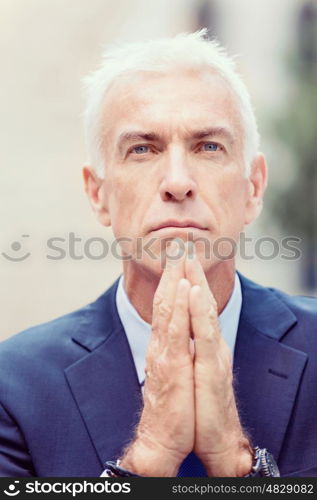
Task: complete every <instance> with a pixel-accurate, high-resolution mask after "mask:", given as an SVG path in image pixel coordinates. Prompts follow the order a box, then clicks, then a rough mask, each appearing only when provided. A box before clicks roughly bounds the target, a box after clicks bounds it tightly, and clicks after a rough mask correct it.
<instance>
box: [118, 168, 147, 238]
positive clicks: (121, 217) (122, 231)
mask: <svg viewBox="0 0 317 500" xmlns="http://www.w3.org/2000/svg"><path fill="white" fill-rule="evenodd" d="M146 200H147V193H146V190H145V186H144V183H143V182H141V181H140V179H136V178H135V176H134V175H131V174H128V173H127V172H124V173H122V174H121V173H120V174H118V175H116V176H114V177H113V178H112V182H111V192H110V195H109V211H110V216H111V221H112V227H113V232H114V234H115V236H118V235H121V236H122V235H123V236H125V235H128V234H130V235H132V234H134V233H137V230H138V226H139V225H140V222H141V220H142V214H143V213H144V211H145V208H144V207H146V206H147V205H148V203H147V201H146Z"/></svg>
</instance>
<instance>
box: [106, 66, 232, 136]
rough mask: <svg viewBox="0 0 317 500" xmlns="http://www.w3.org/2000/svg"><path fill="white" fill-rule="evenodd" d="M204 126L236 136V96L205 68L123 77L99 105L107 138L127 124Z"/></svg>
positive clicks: (161, 128)
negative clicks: (216, 128) (101, 108)
mask: <svg viewBox="0 0 317 500" xmlns="http://www.w3.org/2000/svg"><path fill="white" fill-rule="evenodd" d="M208 126H213V127H226V128H228V129H229V130H231V132H232V134H233V135H234V136H240V135H241V117H240V112H239V106H238V103H237V97H236V96H235V94H234V93H233V91H232V89H231V88H230V86H229V84H228V83H227V81H225V80H224V79H223V78H222V77H221V76H220V75H219V74H217V73H216V72H214V71H212V70H209V69H208V70H199V71H198V70H181V71H173V72H170V73H168V74H165V73H164V74H163V73H158V72H142V73H141V72H139V73H136V74H133V75H131V74H130V75H124V76H123V77H122V78H119V79H118V80H117V81H115V82H114V83H113V84H112V86H111V88H110V89H109V90H108V92H107V94H106V97H105V100H104V103H103V136H104V138H107V137H108V138H110V137H111V141H115V140H116V138H118V137H119V136H120V134H121V132H122V130H123V129H126V128H127V127H128V128H129V127H131V128H133V127H139V128H140V127H142V128H144V127H146V128H149V129H151V130H156V131H157V132H160V133H165V134H168V133H169V132H170V133H181V131H182V130H184V132H186V128H189V127H191V128H195V127H197V128H199V127H208Z"/></svg>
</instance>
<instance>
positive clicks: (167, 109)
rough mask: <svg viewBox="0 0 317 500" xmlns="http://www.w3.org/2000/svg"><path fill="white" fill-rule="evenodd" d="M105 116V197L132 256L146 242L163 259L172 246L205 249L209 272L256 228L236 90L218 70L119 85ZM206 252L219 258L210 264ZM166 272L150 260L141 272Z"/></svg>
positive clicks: (145, 259) (110, 94)
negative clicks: (251, 225) (248, 228)
mask: <svg viewBox="0 0 317 500" xmlns="http://www.w3.org/2000/svg"><path fill="white" fill-rule="evenodd" d="M103 111H104V128H103V136H104V154H105V162H106V174H105V179H104V180H103V182H102V185H101V187H100V192H101V193H102V197H101V198H102V200H103V206H104V209H105V211H106V212H107V217H108V218H109V219H110V223H111V225H112V228H113V232H114V235H115V237H116V238H123V239H124V240H125V241H123V242H122V249H123V252H124V253H125V254H131V253H134V257H136V254H135V252H136V241H137V239H139V242H140V241H142V245H143V247H145V246H146V245H147V244H148V245H150V247H149V249H150V252H152V254H153V255H155V256H156V257H159V256H160V253H161V250H162V248H163V246H164V245H163V242H164V241H166V239H172V238H175V237H179V238H181V239H182V240H184V241H186V240H187V239H192V240H194V241H197V240H198V244H197V248H198V252H199V256H200V259H201V262H202V264H203V267H204V269H205V271H207V270H208V269H209V268H211V267H212V266H213V265H215V264H216V263H217V262H219V259H218V258H217V256H218V257H219V253H221V252H223V253H224V255H228V253H229V252H230V249H232V246H231V247H230V246H228V245H223V244H220V245H219V244H218V243H217V240H218V242H219V239H220V238H230V239H231V240H234V241H237V240H238V236H239V233H240V232H241V230H242V229H243V226H244V224H245V223H246V222H250V220H249V219H250V214H249V213H248V212H249V210H250V208H249V199H250V181H249V180H248V179H246V178H245V163H244V158H243V130H242V127H241V117H240V114H239V111H238V107H237V103H236V97H235V96H234V95H233V93H232V91H231V90H230V89H229V87H228V84H226V82H225V81H224V80H223V79H222V78H221V77H220V76H218V75H217V74H215V73H214V72H212V71H210V70H206V71H204V72H199V73H198V72H193V71H185V70H184V71H175V72H172V73H170V74H168V75H164V74H159V73H153V72H151V73H150V72H149V73H142V74H141V73H139V74H137V75H135V76H133V77H129V78H127V77H126V78H124V79H122V80H118V81H117V82H116V83H114V84H113V86H112V87H111V88H110V90H109V91H108V93H107V95H106V98H105V102H104V109H103ZM108 218H107V221H108ZM178 226H185V227H178ZM141 239H142V240H141ZM151 241H153V243H150V242H151ZM132 242H133V243H132ZM204 242H205V243H204ZM206 247H208V251H210V249H213V248H214V249H216V254H217V255H216V256H211V257H210V256H209V257H206V255H205V253H206ZM139 249H140V247H139ZM138 257H139V258H140V252H139V254H138ZM161 264H162V263H161V259H160V258H157V259H153V258H152V257H151V256H150V255H148V253H147V252H143V255H142V259H141V261H140V265H143V266H146V267H147V268H148V269H150V270H152V271H153V272H158V273H159V272H160V271H161V270H162V268H161V267H162V266H161Z"/></svg>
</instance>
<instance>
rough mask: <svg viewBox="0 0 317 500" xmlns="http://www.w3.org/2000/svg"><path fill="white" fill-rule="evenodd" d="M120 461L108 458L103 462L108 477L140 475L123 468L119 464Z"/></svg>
mask: <svg viewBox="0 0 317 500" xmlns="http://www.w3.org/2000/svg"><path fill="white" fill-rule="evenodd" d="M120 463H121V461H120V460H117V461H116V462H113V461H111V460H109V461H108V462H106V463H105V466H106V472H107V473H108V474H109V476H110V477H142V476H139V475H138V474H134V473H133V472H130V471H129V470H126V469H124V468H123V467H121V466H120Z"/></svg>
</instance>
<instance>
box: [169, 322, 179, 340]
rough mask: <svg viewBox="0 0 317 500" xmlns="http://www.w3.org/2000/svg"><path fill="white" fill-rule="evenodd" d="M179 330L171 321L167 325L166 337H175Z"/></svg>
mask: <svg viewBox="0 0 317 500" xmlns="http://www.w3.org/2000/svg"><path fill="white" fill-rule="evenodd" d="M178 331H179V328H178V326H177V324H176V323H175V322H174V321H171V322H170V324H169V325H168V332H167V333H168V335H169V337H172V338H173V337H176V336H177V334H178Z"/></svg>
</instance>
